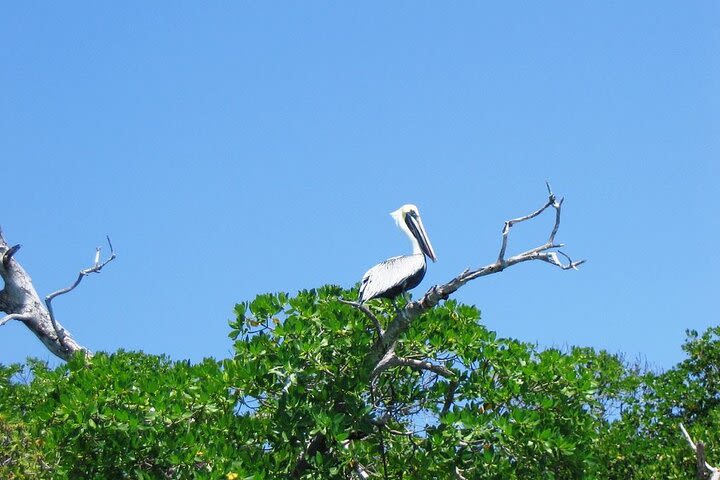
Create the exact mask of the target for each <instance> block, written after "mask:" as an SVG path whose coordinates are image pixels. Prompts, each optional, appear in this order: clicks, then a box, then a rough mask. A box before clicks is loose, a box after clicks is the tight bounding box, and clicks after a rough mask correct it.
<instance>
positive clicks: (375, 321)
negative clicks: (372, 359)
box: [338, 298, 384, 338]
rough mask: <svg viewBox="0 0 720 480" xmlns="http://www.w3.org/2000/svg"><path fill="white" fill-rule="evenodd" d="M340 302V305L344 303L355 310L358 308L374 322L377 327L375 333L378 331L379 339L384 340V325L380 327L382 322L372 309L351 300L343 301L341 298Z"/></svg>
mask: <svg viewBox="0 0 720 480" xmlns="http://www.w3.org/2000/svg"><path fill="white" fill-rule="evenodd" d="M338 301H339V302H340V303H344V304H345V305H350V306H351V307H355V308H357V309H358V310H360V311H361V312H362V313H364V314H365V316H367V317H368V318H369V319H370V320H372V322H373V325H374V326H375V331H376V332H377V334H378V338H382V335H383V333H384V332H383V329H382V325H380V321H379V320H378V318H377V317H376V316H375V315H374V314H373V313H372V312H371V311H370V309H369V308H368V307H366V306H365V305H363V304H362V303H358V302H352V301H350V300H344V299H342V298H339V299H338Z"/></svg>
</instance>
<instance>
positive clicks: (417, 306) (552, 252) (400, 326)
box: [368, 183, 585, 372]
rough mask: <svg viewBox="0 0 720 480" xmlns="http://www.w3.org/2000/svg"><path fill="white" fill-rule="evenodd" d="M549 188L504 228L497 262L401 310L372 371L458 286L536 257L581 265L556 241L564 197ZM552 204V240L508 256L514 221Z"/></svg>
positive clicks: (373, 358) (373, 354) (372, 356)
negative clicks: (413, 324) (415, 322)
mask: <svg viewBox="0 0 720 480" xmlns="http://www.w3.org/2000/svg"><path fill="white" fill-rule="evenodd" d="M547 189H548V199H547V201H546V202H545V204H544V205H543V206H542V207H540V208H539V209H538V210H535V211H534V212H532V213H529V214H527V215H524V216H522V217H518V218H514V219H511V220H508V221H506V222H505V224H504V225H503V229H502V241H501V244H500V252H499V254H498V258H497V260H496V261H495V262H494V263H491V264H489V265H486V266H484V267H480V268H477V269H474V270H471V269H467V270H465V271H463V272H462V273H460V274H459V275H458V276H457V277H455V278H453V279H452V280H450V281H449V282H447V283H445V284H443V285H436V286H433V287H431V288H430V289H429V290H428V291H427V292H426V293H425V295H423V297H422V298H421V299H420V300H418V301H414V302H410V303H408V304H407V305H406V306H405V308H403V309H402V310H400V312H398V314H397V315H396V316H395V318H394V319H393V320H392V322H390V325H388V327H387V328H386V329H385V332H384V334H383V335H382V339H381V341H380V342H377V343H376V344H375V347H374V348H373V349H372V351H371V352H370V354H369V356H368V362H369V363H370V365H371V372H372V371H375V369H376V368H377V367H378V365H379V364H380V363H381V362H382V361H383V360H384V357H385V355H386V353H387V352H388V351H390V350H391V349H393V348H394V344H395V342H397V340H398V339H399V338H400V336H401V335H402V334H403V333H405V332H406V331H407V329H408V328H409V327H410V324H411V322H412V321H413V320H414V319H416V318H417V317H419V316H420V315H422V314H423V313H425V312H427V311H428V310H430V309H432V308H433V307H434V306H436V305H437V304H438V303H440V300H446V299H448V298H449V297H450V295H452V294H453V293H455V292H456V291H457V290H458V289H460V288H461V287H462V286H463V285H465V284H466V283H468V282H470V281H471V280H475V279H476V278H480V277H484V276H487V275H492V274H494V273H499V272H502V271H503V270H505V269H506V268H508V267H512V266H513V265H517V264H519V263H523V262H528V261H532V260H540V261H543V262H546V263H549V264H551V265H554V266H556V267H559V268H561V269H563V270H570V269H573V270H577V267H579V266H580V265H582V264H583V263H585V260H579V261H573V260H571V259H570V257H568V256H567V255H566V254H564V253H562V252H560V251H558V249H559V248H562V247H563V246H564V245H563V244H562V243H555V235H556V234H557V232H558V230H559V228H560V214H561V209H562V204H563V199H560V200H558V199H557V198H556V197H555V194H554V193H553V192H552V189H551V188H550V184H549V183H548V184H547ZM551 207H552V208H553V209H554V210H555V223H554V225H553V228H552V230H551V232H550V235H549V237H548V240H547V241H546V242H545V243H544V244H542V245H539V246H537V247H535V248H532V249H530V250H527V251H525V252H522V253H519V254H517V255H513V256H511V257H510V258H505V253H506V251H507V245H508V238H509V236H510V229H511V228H512V227H513V225H515V224H518V223H521V222H525V221H528V220H531V219H533V218H535V217H537V216H539V215H540V214H541V213H543V212H544V211H545V210H547V209H548V208H551ZM558 254H560V255H562V256H563V257H564V258H565V259H567V263H563V262H562V261H561V260H560V258H559V257H558Z"/></svg>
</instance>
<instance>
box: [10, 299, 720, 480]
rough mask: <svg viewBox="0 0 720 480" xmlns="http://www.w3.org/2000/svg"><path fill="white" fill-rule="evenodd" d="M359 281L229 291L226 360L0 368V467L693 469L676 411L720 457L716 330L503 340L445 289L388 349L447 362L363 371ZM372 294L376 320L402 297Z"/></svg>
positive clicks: (503, 475) (55, 470)
mask: <svg viewBox="0 0 720 480" xmlns="http://www.w3.org/2000/svg"><path fill="white" fill-rule="evenodd" d="M354 296H355V292H352V291H343V290H340V289H339V288H336V287H323V288H321V289H318V290H311V291H303V292H300V293H299V294H298V295H296V296H295V297H289V296H288V295H285V294H278V295H272V294H267V295H261V296H259V297H257V298H256V299H255V300H254V301H252V302H249V303H243V304H239V305H237V306H236V313H237V318H236V320H234V321H233V322H231V325H230V328H231V332H230V337H231V339H232V340H233V342H234V344H233V345H234V352H235V353H234V356H233V357H232V358H227V359H223V360H210V359H208V360H205V361H203V362H202V363H199V364H196V365H191V364H189V363H188V362H183V361H179V362H177V361H171V360H170V359H168V358H165V357H157V356H152V355H146V354H143V353H134V352H122V351H121V352H117V353H114V354H105V353H99V354H96V355H95V356H94V357H93V358H92V359H90V360H86V359H85V358H83V357H80V356H78V357H76V358H74V359H73V360H72V361H71V362H69V363H67V364H66V365H63V366H61V367H58V368H55V369H48V368H47V366H46V365H44V364H43V363H41V362H38V361H29V362H28V363H27V365H25V366H20V365H11V366H3V367H0V445H1V446H2V448H0V478H11V479H12V478H53V479H56V478H57V479H63V478H84V479H92V478H98V479H109V478H112V479H120V478H153V479H154V478H226V479H230V480H233V479H244V478H249V479H272V478H288V477H291V478H292V476H293V475H297V477H298V478H300V477H301V478H318V479H319V478H349V477H350V475H352V472H353V471H359V469H360V468H363V469H364V470H365V471H366V472H368V473H370V474H371V478H392V479H401V478H406V479H411V478H418V479H420V478H422V479H430V478H438V479H446V478H447V479H451V478H467V479H471V478H477V479H512V478H522V479H575V478H597V479H623V480H624V479H650V478H664V479H692V478H694V476H695V466H694V465H695V462H694V456H693V454H692V452H691V450H690V449H689V448H688V446H687V444H686V443H685V441H684V439H683V438H682V436H681V435H680V431H679V429H678V423H679V422H681V421H682V422H684V423H685V425H686V426H687V427H688V429H689V430H690V432H691V434H692V435H693V436H694V437H695V438H696V439H702V440H703V441H705V442H706V444H707V448H708V453H709V457H710V462H711V463H713V459H714V458H715V459H717V458H720V428H718V426H720V369H719V368H718V366H719V365H720V328H714V329H710V330H708V331H707V332H705V333H703V334H698V333H696V332H688V338H687V340H686V343H685V344H684V349H685V351H686V352H687V359H686V360H684V361H683V362H682V363H680V364H678V365H677V366H675V367H674V368H672V369H670V370H668V371H665V372H662V373H657V372H651V371H645V370H644V369H641V368H638V367H636V366H633V365H629V364H627V363H626V362H624V361H623V360H622V359H621V358H619V357H618V356H615V355H610V354H608V353H606V352H597V351H594V350H593V349H590V348H572V349H568V350H566V351H560V350H556V349H546V350H541V349H538V348H537V347H536V346H534V345H532V344H528V343H523V342H520V341H517V340H513V339H507V338H499V337H498V336H497V335H496V334H495V333H494V332H491V331H488V330H487V329H486V328H485V327H483V326H482V324H481V323H480V321H479V320H480V313H479V311H478V310H477V309H476V308H474V307H470V306H466V305H460V304H458V303H456V302H454V301H448V302H445V303H443V304H442V305H440V306H438V307H436V308H434V309H433V310H431V311H429V312H428V313H426V314H425V315H423V316H422V317H420V318H419V319H417V320H416V321H415V322H414V324H413V325H412V327H411V328H410V330H409V331H408V332H407V333H406V334H405V335H404V336H403V338H402V341H401V342H400V343H399V344H398V345H397V346H396V353H397V354H398V355H399V356H401V357H403V358H407V359H412V360H422V361H427V362H431V363H433V364H434V365H438V366H441V367H445V369H447V370H445V369H443V371H450V372H451V375H449V376H448V375H442V374H439V373H437V371H439V369H435V370H436V371H435V372H433V371H429V370H423V369H418V368H411V367H410V366H402V365H399V366H395V367H393V368H391V369H388V370H387V371H385V372H383V373H382V374H381V375H380V376H379V377H378V378H376V379H374V380H373V381H370V380H369V379H370V370H371V366H370V365H368V362H367V354H368V351H369V350H370V347H371V346H372V345H373V342H374V341H375V340H376V338H375V331H374V328H373V325H372V322H371V321H370V320H369V319H368V317H366V316H365V315H364V314H363V313H362V312H360V311H359V310H357V309H355V308H353V307H352V306H350V305H347V304H344V303H341V302H340V301H338V299H339V298H353V297H354ZM371 304H372V309H373V312H374V313H375V314H376V315H377V316H378V318H379V319H380V321H381V322H382V323H383V324H385V325H386V324H387V322H388V321H389V319H390V318H391V317H392V316H393V315H394V313H395V307H394V306H393V305H392V303H391V302H385V303H382V302H379V301H378V302H371ZM313 440H314V441H315V443H314V444H313V445H312V446H313V448H312V449H311V451H314V453H313V454H311V455H304V452H305V453H307V452H306V450H307V448H308V444H310V443H312V442H313ZM300 464H302V465H300Z"/></svg>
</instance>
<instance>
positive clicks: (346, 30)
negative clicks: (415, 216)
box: [0, 1, 720, 368]
mask: <svg viewBox="0 0 720 480" xmlns="http://www.w3.org/2000/svg"><path fill="white" fill-rule="evenodd" d="M719 14H720V4H718V3H717V2H714V1H707V2H690V3H683V2H662V1H656V2H592V3H591V2H558V3H553V4H548V3H540V2H522V3H520V2H518V3H517V4H515V5H513V6H509V5H490V4H483V3H480V2H452V3H446V2H442V3H438V2H414V1H413V2H409V1H408V2H391V3H388V2H363V3H353V4H351V3H348V2H340V3H338V2H254V3H250V2H212V3H209V2H203V3H201V2H173V3H172V4H170V3H164V2H159V3H148V2H122V3H121V4H117V5H108V4H104V5H99V4H97V3H95V2H73V3H70V4H67V3H51V2H45V3H40V2H14V3H8V4H5V5H4V6H3V12H2V15H1V16H0V43H1V44H2V45H3V48H2V49H0V92H1V93H0V98H1V99H2V100H1V101H0V157H1V158H2V170H1V171H0V179H1V180H2V194H3V195H2V196H3V207H2V213H1V214H0V225H2V227H3V228H4V232H5V236H6V238H7V239H8V241H9V242H11V243H22V244H23V248H22V250H20V252H19V253H18V255H17V257H16V258H17V259H18V260H19V261H20V262H21V263H22V264H23V265H24V266H25V268H26V269H27V270H28V271H29V273H30V274H31V276H32V277H33V280H34V282H35V286H36V287H37V288H38V290H39V292H40V293H41V294H42V295H45V294H47V293H49V292H51V291H53V290H55V289H57V288H60V287H64V286H66V285H68V284H70V283H71V282H72V281H73V280H74V278H75V276H76V274H77V271H78V270H79V269H80V268H84V267H87V266H89V265H90V263H91V261H92V258H93V255H94V251H95V247H96V246H97V245H102V244H103V242H104V237H105V234H110V235H111V237H112V239H113V243H114V244H115V247H116V250H117V253H118V255H119V257H118V259H117V261H116V262H114V263H112V264H111V265H109V266H108V267H107V270H104V271H103V273H102V274H101V275H99V276H92V277H90V278H86V279H85V280H84V281H83V283H82V284H81V285H80V287H79V288H78V289H77V290H76V291H75V292H73V293H71V294H69V295H66V296H63V297H60V298H58V299H57V300H56V301H55V303H54V306H55V310H56V314H57V316H58V319H59V320H60V321H61V322H63V324H64V325H65V326H66V327H67V328H68V329H69V330H70V331H71V332H72V333H73V335H74V336H75V337H76V338H77V339H78V340H79V341H80V342H81V343H82V344H84V345H85V346H87V347H89V348H91V349H92V350H96V351H97V350H109V351H112V350H116V349H118V348H125V349H132V350H136V349H140V350H144V351H146V352H150V353H167V354H169V355H170V356H171V357H173V358H176V359H183V358H190V359H192V360H198V359H201V358H202V357H204V356H215V357H224V356H226V355H228V354H229V352H230V348H231V344H230V341H229V339H228V338H227V332H228V327H227V320H228V319H230V318H231V316H232V309H233V305H234V304H235V302H239V301H242V300H246V299H251V298H253V297H254V295H255V294H257V293H262V292H267V291H281V290H282V291H288V292H291V293H293V292H296V291H297V290H299V289H302V288H310V287H314V286H319V285H322V284H325V283H335V284H340V285H342V286H345V287H350V286H351V285H353V284H354V283H355V282H356V281H358V280H359V279H360V277H361V276H362V274H363V273H364V272H365V270H366V269H367V268H369V267H370V266H372V265H373V264H375V263H377V262H378V261H380V260H383V259H385V258H387V257H389V256H393V255H398V254H403V253H406V252H408V251H409V243H408V242H407V240H406V239H405V238H404V237H403V235H402V233H401V232H400V231H399V230H398V229H397V228H396V227H395V226H394V224H393V221H392V219H391V218H390V217H389V216H388V213H389V212H390V211H391V210H394V209H396V208H397V207H399V206H400V205H401V204H403V203H408V202H411V203H415V204H417V205H418V206H419V208H420V211H421V214H422V216H423V220H424V223H425V226H426V228H427V230H428V233H429V236H430V239H431V241H432V242H433V245H434V247H435V250H436V252H437V254H438V257H439V261H438V263H436V264H431V265H430V266H429V269H428V274H427V276H426V277H425V280H424V282H423V283H422V285H421V286H420V287H419V288H418V290H417V293H421V292H422V291H424V290H425V289H426V288H428V287H429V286H430V285H432V284H434V283H440V282H444V281H447V280H449V279H450V278H452V277H453V276H454V275H456V274H457V273H459V272H460V271H462V270H463V269H465V268H466V267H476V266H480V265H485V264H487V263H490V262H492V261H493V260H494V259H495V257H496V255H497V250H498V247H499V241H500V236H499V234H500V230H501V227H502V223H503V221H504V220H506V219H507V218H510V217H514V216H518V215H523V214H525V213H528V212H530V211H531V210H533V209H535V208H537V207H539V206H540V205H542V203H543V202H544V201H545V198H546V192H545V186H544V182H545V180H546V179H548V180H550V181H551V183H552V185H553V187H554V189H555V191H556V192H557V194H558V195H563V196H565V197H566V202H565V206H564V216H563V223H562V226H561V229H560V233H559V234H558V240H559V241H562V242H565V243H566V244H567V247H566V251H567V252H568V253H570V254H571V255H572V256H573V257H575V258H587V259H588V264H587V265H586V266H584V267H583V268H582V270H581V271H579V272H562V271H560V270H559V269H555V268H552V267H550V266H548V265H545V264H537V265H536V264H524V265H519V266H516V267H513V268H511V269H509V270H507V271H506V272H504V273H502V274H499V275H494V276H491V277H486V278H483V279H479V280H477V281H475V282H473V283H471V284H470V285H468V286H466V287H465V288H464V289H462V290H461V291H460V293H459V295H458V296H457V297H458V298H459V299H460V300H462V301H464V302H468V303H474V304H477V305H478V306H479V307H480V308H481V310H482V315H483V320H482V321H483V323H485V324H486V325H487V326H488V327H489V328H491V329H493V330H496V331H497V332H498V333H499V335H501V336H506V337H515V338H518V339H521V340H524V341H529V342H537V343H538V344H539V345H541V346H560V347H562V346H569V345H587V346H593V347H596V348H605V349H608V350H610V351H611V352H624V353H625V354H626V355H627V357H628V358H629V359H631V360H632V359H634V358H637V357H640V358H643V359H646V360H647V361H648V362H649V363H650V364H651V365H653V366H655V367H658V368H668V367H670V366H672V365H673V364H674V363H676V362H677V361H679V360H680V359H681V358H683V354H682V351H681V349H680V345H681V343H682V341H683V339H684V331H685V329H686V328H695V329H704V328H706V327H708V326H711V325H717V324H718V322H719V321H720V319H719V318H718V315H717V297H718V292H719V288H718V287H720V282H718V280H717V274H716V272H717V271H718V269H719V268H720V255H719V254H718V248H717V239H718V236H719V234H720V221H719V220H718V218H719V217H718V210H719V209H718V207H720V202H719V201H718V195H719V194H720V188H719V187H718V179H720V162H719V161H718V158H719V155H718V154H720V135H719V134H720V128H719V127H720V120H719V117H718V111H720V95H718V92H720V56H719V55H718V51H720V27H719V25H720V24H718V21H717V20H718V18H720V17H719V16H718V15H719ZM551 225H552V215H548V216H547V217H545V218H542V219H540V220H539V221H537V222H536V223H534V224H523V225H519V226H518V228H517V229H516V231H514V232H513V234H512V236H511V241H510V247H509V251H510V252H511V253H512V252H518V251H520V250H521V249H523V248H525V247H530V246H534V245H536V244H540V243H542V242H543V241H544V240H545V238H546V235H547V233H548V232H549V229H550V226H551ZM27 356H36V357H39V358H46V359H50V360H51V361H52V362H55V360H53V358H52V356H51V354H49V353H48V352H47V351H46V350H45V348H44V347H43V346H42V345H41V344H40V343H39V341H38V340H37V339H36V338H35V337H34V336H33V335H32V334H31V333H30V331H29V330H27V329H26V328H25V327H24V326H22V325H21V324H19V323H16V322H15V323H12V322H11V323H10V324H8V325H6V326H4V327H2V328H1V329H0V362H3V363H8V362H15V361H23V360H24V359H25V358H26V357H27Z"/></svg>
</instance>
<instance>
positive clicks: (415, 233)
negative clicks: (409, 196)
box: [390, 203, 437, 262]
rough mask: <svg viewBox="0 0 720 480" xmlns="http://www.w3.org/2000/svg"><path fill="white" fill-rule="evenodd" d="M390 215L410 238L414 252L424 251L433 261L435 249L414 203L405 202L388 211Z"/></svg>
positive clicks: (435, 258) (434, 260) (434, 259)
mask: <svg viewBox="0 0 720 480" xmlns="http://www.w3.org/2000/svg"><path fill="white" fill-rule="evenodd" d="M390 216H392V217H393V219H394V220H395V223H396V224H397V226H398V227H400V229H401V230H402V231H403V232H405V234H406V235H407V236H408V238H410V242H412V245H413V253H414V254H417V253H424V254H425V255H427V256H428V257H430V259H431V260H432V261H433V262H436V261H437V257H436V256H435V251H434V250H433V248H432V245H431V244H430V239H428V236H427V233H426V232H425V227H424V226H423V223H422V220H421V219H420V212H419V211H418V208H417V207H416V206H415V205H413V204H411V203H408V204H405V205H403V206H402V207H400V208H398V209H397V210H395V211H394V212H390Z"/></svg>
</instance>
